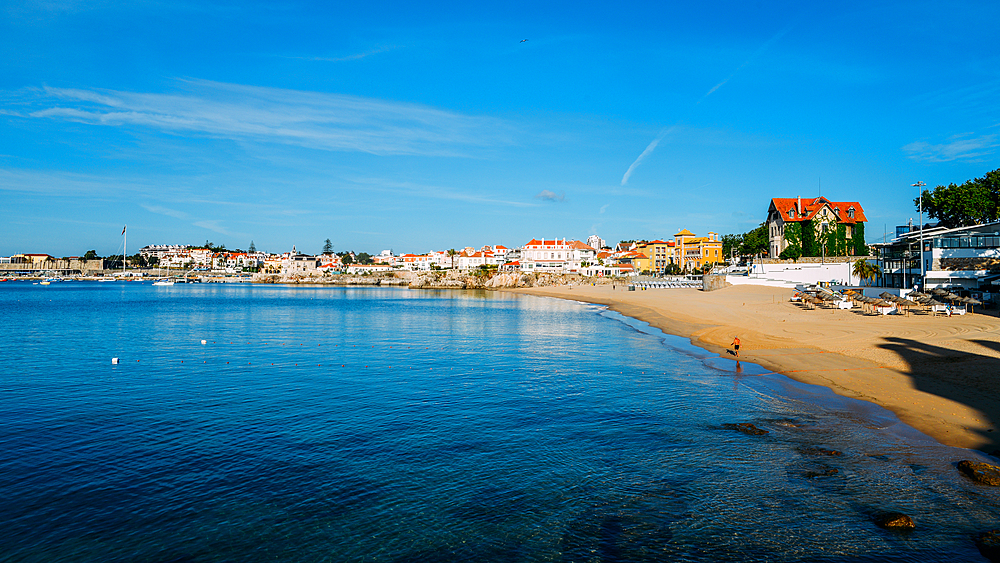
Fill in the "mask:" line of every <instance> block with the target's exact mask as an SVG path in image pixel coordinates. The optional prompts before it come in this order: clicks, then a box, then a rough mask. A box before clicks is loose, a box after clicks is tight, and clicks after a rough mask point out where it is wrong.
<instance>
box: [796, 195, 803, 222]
mask: <svg viewBox="0 0 1000 563" xmlns="http://www.w3.org/2000/svg"><path fill="white" fill-rule="evenodd" d="M795 210H796V211H798V213H799V217H801V216H802V196H799V203H798V206H797V207H796V209H795Z"/></svg>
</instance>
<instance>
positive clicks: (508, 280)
mask: <svg viewBox="0 0 1000 563" xmlns="http://www.w3.org/2000/svg"><path fill="white" fill-rule="evenodd" d="M253 283H265V284H267V283H280V284H301V285H339V286H375V287H388V286H396V287H400V286H405V287H409V288H410V289H510V288H522V287H544V286H551V285H569V284H574V283H576V284H579V283H586V284H588V285H589V284H592V283H593V284H596V285H604V284H610V283H612V279H611V278H584V277H582V276H579V275H575V274H565V275H563V274H527V273H522V272H500V273H493V274H492V275H490V274H478V275H477V274H470V273H468V272H456V271H453V270H445V271H431V272H387V273H385V274H377V275H361V276H359V275H348V274H316V275H302V274H294V275H279V274H254V275H253ZM619 283H621V281H620V280H619Z"/></svg>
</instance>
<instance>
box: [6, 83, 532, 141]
mask: <svg viewBox="0 0 1000 563" xmlns="http://www.w3.org/2000/svg"><path fill="white" fill-rule="evenodd" d="M180 84H181V85H182V87H183V88H184V89H185V91H182V92H179V93H165V94H160V93H144V92H125V91H115V90H103V89H90V90H84V89H72V88H50V87H45V88H41V89H30V90H27V91H25V93H26V94H27V95H25V96H22V104H21V105H22V106H23V105H29V106H30V107H29V108H28V109H25V110H22V112H19V114H20V115H23V116H25V117H31V118H38V119H41V118H45V119H53V120H64V121H74V122H81V123H89V124H93V125H103V126H109V127H138V128H147V129H154V130H158V131H164V132H169V133H172V134H175V135H192V134H193V135H202V136H208V137H218V138H228V139H233V140H237V141H241V142H258V143H281V144H287V145H297V146H302V147H307V148H311V149H318V150H327V151H349V152H367V153H372V154H378V155H387V154H403V155H446V156H472V154H471V153H472V152H474V151H475V150H481V149H484V148H489V147H495V146H502V145H508V144H511V143H512V142H513V139H514V138H515V135H514V132H513V127H512V126H511V125H510V124H508V123H507V122H504V121H501V120H499V119H495V118H490V117H482V116H471V115H463V114H459V113H455V112H449V111H444V110H439V109H435V108H431V107H427V106H421V105H418V104H410V103H402V102H393V101H384V100H375V99H370V98H361V97H357V96H347V95H342V94H329V93H322V92H305V91H298V90H284V89H278V88H264V87H257V86H245V85H240V84H225V83H219V82H210V81H205V80H188V81H180ZM23 98H29V99H28V100H24V99H23ZM25 101H26V102H27V104H25V103H24V102H25Z"/></svg>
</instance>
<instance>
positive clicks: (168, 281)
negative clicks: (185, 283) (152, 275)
mask: <svg viewBox="0 0 1000 563" xmlns="http://www.w3.org/2000/svg"><path fill="white" fill-rule="evenodd" d="M153 285H174V282H173V281H172V280H156V281H155V282H153Z"/></svg>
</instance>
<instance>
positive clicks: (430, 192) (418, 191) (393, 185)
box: [353, 178, 540, 207]
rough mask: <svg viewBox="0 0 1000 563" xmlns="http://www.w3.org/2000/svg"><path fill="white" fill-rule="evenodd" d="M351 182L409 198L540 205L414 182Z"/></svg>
mask: <svg viewBox="0 0 1000 563" xmlns="http://www.w3.org/2000/svg"><path fill="white" fill-rule="evenodd" d="M353 181H354V183H356V184H358V185H359V186H363V187H364V188H365V189H375V190H380V191H385V192H394V193H401V194H405V195H407V196H410V197H422V198H428V199H441V200H450V201H464V202H467V203H476V204H490V205H509V206H512V207H537V206H539V205H540V204H535V203H525V202H523V201H512V200H504V199H497V198H494V197H489V196H484V195H480V194H477V193H475V192H473V191H471V190H469V189H455V188H448V187H443V186H435V185H429V184H418V183H414V182H398V181H392V180H384V179H380V178H370V179H355V180H353Z"/></svg>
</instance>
